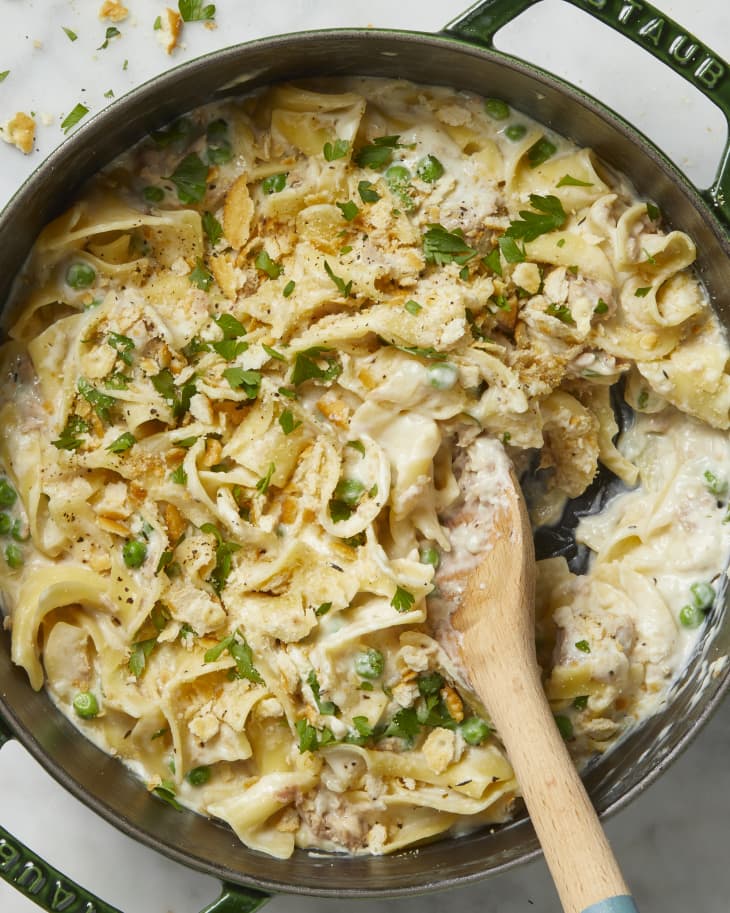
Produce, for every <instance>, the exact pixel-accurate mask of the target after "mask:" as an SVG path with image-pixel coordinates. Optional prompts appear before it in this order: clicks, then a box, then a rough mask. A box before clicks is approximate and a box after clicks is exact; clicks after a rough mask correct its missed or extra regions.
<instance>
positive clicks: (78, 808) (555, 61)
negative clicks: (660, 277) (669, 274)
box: [0, 0, 730, 913]
mask: <svg viewBox="0 0 730 913" xmlns="http://www.w3.org/2000/svg"><path fill="white" fill-rule="evenodd" d="M465 2H468V0H465ZM659 2H660V3H661V6H662V8H663V9H664V10H665V11H666V12H667V13H668V14H669V15H670V16H672V17H673V18H675V19H676V20H678V21H679V22H681V23H682V24H683V25H685V26H686V27H688V28H689V29H690V30H692V31H694V32H695V33H696V34H697V35H698V36H699V37H700V38H701V39H703V40H704V41H705V42H706V43H707V44H709V45H710V46H711V47H713V48H714V49H715V50H716V51H717V52H718V53H720V54H721V55H723V56H724V57H725V59H728V58H730V4H728V3H727V0H703V2H697V0H659ZM126 3H127V6H129V8H130V10H131V15H130V18H129V19H128V20H127V21H126V22H124V23H121V24H120V26H119V28H120V30H121V31H122V33H123V35H122V37H121V38H118V39H116V40H114V41H112V43H111V44H110V46H109V48H107V49H106V50H103V51H98V50H95V49H96V48H97V47H98V46H99V45H100V44H101V43H102V41H103V38H104V28H105V25H103V24H102V23H100V22H99V21H98V20H97V18H96V12H97V10H98V8H99V7H100V5H101V0H0V71H3V70H6V69H9V70H10V71H11V72H10V75H9V76H8V78H7V79H6V80H5V81H4V82H3V83H2V84H0V121H4V120H6V119H7V118H8V117H10V116H12V115H13V114H14V113H15V112H16V111H18V110H25V111H35V112H36V113H37V114H39V115H41V114H43V115H47V116H46V117H45V118H44V119H45V120H47V121H48V122H49V123H48V125H40V126H39V130H38V136H37V142H36V146H37V151H35V152H34V153H33V154H32V155H30V156H27V157H24V156H22V155H21V154H20V153H19V152H17V151H16V150H15V149H13V148H11V147H9V146H5V145H4V144H0V204H2V203H4V202H5V201H6V200H7V199H8V198H9V197H10V195H11V194H12V192H13V190H14V189H15V188H16V187H17V186H18V185H19V183H20V182H21V181H22V180H23V179H24V178H25V177H26V176H27V175H28V174H29V173H30V172H31V171H32V170H33V169H34V168H35V167H36V166H37V165H38V164H39V163H40V162H41V160H42V158H43V156H44V155H47V154H48V153H49V152H50V151H51V150H52V149H53V148H54V147H55V146H56V145H57V144H58V143H59V142H60V141H61V140H62V139H63V135H62V133H61V130H60V126H59V125H60V120H61V118H62V117H63V116H64V115H65V114H66V113H68V111H69V110H70V109H71V108H73V107H74V105H75V104H76V103H77V102H79V101H81V102H84V103H85V104H86V105H87V106H88V107H89V108H91V109H92V110H94V111H97V110H99V109H101V108H102V107H103V106H105V105H107V104H109V103H110V102H109V100H108V99H107V98H105V97H104V93H105V92H107V91H108V90H110V89H111V90H113V91H114V93H115V95H116V96H117V97H118V96H120V95H122V94H123V93H124V92H125V91H127V90H128V89H130V88H131V87H133V86H135V85H138V84H139V83H140V82H142V81H144V80H146V79H148V78H149V77H151V76H153V75H154V74H156V73H159V72H161V71H162V70H164V69H166V68H168V67H170V66H171V65H173V64H174V63H176V62H180V61H183V60H186V59H189V58H191V57H194V56H196V55H198V54H200V53H203V52H205V51H209V50H213V49H215V48H216V47H223V46H225V45H228V44H232V43H235V42H238V41H244V40H248V39H251V38H255V37H260V36H264V35H270V34H275V33H278V32H285V31H294V30H299V29H306V28H325V27H336V26H366V25H373V26H382V27H392V28H411V29H420V30H424V31H429V30H431V31H433V30H437V29H438V28H440V27H441V26H442V25H443V24H444V23H445V22H446V21H447V20H449V19H451V18H453V17H454V16H456V15H457V14H458V13H459V12H460V10H461V5H460V3H459V2H458V0H447V2H444V0H440V2H437V0H399V2H397V3H394V2H393V0H309V2H305V0H267V2H266V3H260V2H251V0H249V2H244V0H219V2H218V3H217V7H218V13H217V23H218V28H217V29H216V30H215V31H209V30H208V29H206V28H204V27H203V26H202V25H200V24H197V25H191V26H189V27H187V28H186V30H185V34H184V45H183V47H181V48H180V49H179V50H178V51H177V52H176V53H175V55H174V56H173V57H172V58H168V57H167V56H166V55H165V54H164V52H163V51H162V50H161V48H160V47H159V46H158V45H157V43H156V41H155V38H154V35H153V32H152V23H153V21H154V18H155V17H156V16H157V15H158V13H159V12H160V11H161V9H162V8H163V3H162V2H158V0H126ZM62 26H67V27H68V28H70V29H72V30H73V31H75V32H76V33H77V34H78V40H77V41H75V42H71V41H70V40H69V39H68V38H67V37H66V35H65V34H64V32H63V31H62ZM497 43H498V46H500V47H501V48H503V49H504V50H508V51H511V52H515V53H517V52H518V49H519V53H521V54H522V55H524V56H525V57H526V58H527V59H530V60H532V61H533V62H536V63H539V64H541V65H543V66H546V67H548V68H551V69H552V70H553V71H554V72H558V73H559V74H561V75H565V76H567V77H568V78H569V79H571V80H572V81H573V82H575V83H577V84H579V85H581V86H582V87H583V88H585V89H586V90H587V91H589V92H591V93H593V94H595V95H598V96H599V97H601V98H603V99H604V100H605V101H607V102H608V103H609V104H611V105H612V106H613V107H615V108H616V109H617V110H619V111H620V112H621V113H623V114H624V115H625V116H626V117H628V118H629V119H630V120H632V121H633V122H634V123H635V124H637V125H638V126H639V127H640V128H641V129H642V130H643V131H644V132H646V133H647V134H648V135H649V136H650V137H652V138H653V139H654V140H655V141H656V142H657V143H658V144H659V145H660V146H661V147H662V148H663V149H665V150H666V151H667V152H668V154H669V155H670V156H671V157H672V158H673V159H674V160H675V161H676V162H677V163H678V164H679V165H680V167H681V168H683V169H684V170H685V171H686V172H687V173H688V174H689V175H690V177H691V178H692V179H693V180H694V181H696V182H697V183H698V184H699V185H700V186H706V185H707V184H709V183H710V181H711V178H712V175H713V173H714V169H715V167H716V164H717V161H718V159H719V155H720V150H721V148H722V143H723V141H724V134H725V126H724V123H723V120H722V118H721V117H720V116H719V114H718V112H717V111H716V110H715V109H714V108H713V107H712V105H711V104H710V103H709V102H707V101H706V100H705V99H704V98H703V97H702V96H700V95H699V93H697V92H695V91H694V90H693V89H691V88H689V87H688V86H687V85H686V83H684V82H682V80H680V79H679V78H678V77H676V76H674V75H673V74H671V73H669V72H668V71H666V70H665V69H664V68H663V67H661V66H659V65H658V64H655V63H654V62H653V61H651V60H649V59H648V57H646V55H644V54H642V53H641V52H639V51H638V50H637V49H636V48H634V47H633V46H632V45H630V44H629V43H628V42H626V41H625V40H623V39H621V38H619V37H618V36H615V35H614V34H613V33H611V32H609V31H608V29H605V28H602V27H601V26H599V25H598V24H596V23H594V22H592V21H590V20H588V19H587V17H585V16H584V15H583V14H580V13H579V12H577V11H575V10H573V9H572V8H570V7H567V6H566V5H565V4H561V3H560V2H559V0H547V2H545V3H544V4H541V5H540V6H539V7H537V8H535V9H534V10H533V11H531V12H530V13H528V14H526V15H525V16H523V17H522V18H521V19H520V20H519V21H518V22H517V23H515V24H513V25H511V26H509V27H508V28H506V29H505V30H504V31H503V32H502V33H501V36H500V38H499V39H498V42H497ZM125 60H127V61H128V66H127V68H126V69H124V61H125ZM669 92H671V93H672V95H671V101H670V102H667V101H666V99H667V97H668V93H669ZM729 759H730V703H728V702H726V703H725V705H724V707H723V708H722V709H721V710H720V712H719V713H718V714H717V715H716V717H715V719H714V720H713V721H712V722H711V724H710V725H709V726H708V727H707V729H706V730H705V731H704V732H703V733H702V735H701V736H700V737H699V739H698V740H697V741H696V742H695V744H694V745H693V746H692V747H691V748H690V750H689V751H688V752H687V754H685V756H684V757H683V758H682V759H681V760H680V761H679V762H678V763H677V764H676V765H675V766H674V767H673V768H672V769H671V770H670V771H669V772H668V773H667V774H666V775H665V776H664V777H662V778H661V780H660V782H658V783H657V784H656V785H655V786H653V787H652V788H651V789H650V790H649V791H648V792H647V793H646V794H645V795H644V796H643V797H641V798H640V799H639V800H637V801H636V802H635V803H634V804H633V805H632V807H631V808H629V809H627V810H625V811H624V812H622V813H621V814H620V815H618V816H617V817H616V818H615V819H614V820H613V821H611V822H610V824H609V826H608V831H609V834H610V836H611V838H612V840H613V842H614V846H615V848H616V851H617V854H618V856H619V857H620V860H621V862H622V864H623V866H624V868H625V871H626V874H627V877H628V880H629V882H630V884H631V885H632V886H633V888H634V891H635V894H636V896H637V898H638V900H639V904H640V906H641V908H642V910H643V911H644V913H659V911H662V913H686V910H688V909H695V910H697V911H698V913H699V911H701V913H727V911H728V909H730V865H729V864H728V845H729V844H730V841H729V839H728V838H729V837H730V824H729V822H730V760H729ZM0 820H1V821H2V824H3V825H4V826H5V827H7V828H8V829H9V830H10V831H11V832H12V833H14V834H16V835H17V837H18V838H20V839H21V840H23V841H25V842H26V843H28V844H30V845H31V846H32V847H34V848H35V849H36V850H37V851H39V852H40V853H42V854H43V855H45V857H46V858H47V859H48V860H49V861H50V862H52V863H54V864H55V865H57V866H59V867H60V868H62V869H63V870H64V871H66V872H68V874H69V875H71V876H72V877H75V878H76V879H78V880H79V881H81V882H82V883H84V884H86V886H88V887H89V888H91V889H93V890H95V891H97V892H98V893H99V894H100V895H101V896H102V897H104V898H105V899H106V900H107V901H109V902H111V903H113V904H114V905H116V906H117V907H119V908H120V909H121V910H123V911H125V913H195V911H198V910H200V909H201V908H202V907H204V906H205V905H206V903H208V902H209V901H210V900H212V899H213V897H214V896H215V895H216V894H217V890H218V888H217V885H216V883H215V882H214V881H213V880H212V879H210V878H208V877H206V876H203V875H200V874H198V873H196V872H193V871H190V870H186V869H184V868H182V867H181V866H178V865H177V864H174V863H172V862H170V861H168V860H167V859H165V858H164V857H162V856H158V855H156V854H154V853H152V852H151V851H149V850H146V849H144V848H142V847H141V846H139V845H136V844H134V843H133V842H132V841H131V840H129V839H128V838H127V837H125V836H123V835H122V834H120V833H118V832H117V831H115V830H114V829H113V828H112V827H111V826H109V825H108V824H106V823H105V822H103V821H101V820H100V819H98V818H97V817H96V816H95V815H93V814H92V813H91V812H89V811H87V810H86V808H85V807H84V806H82V805H81V804H80V803H79V802H78V801H76V800H75V799H73V798H72V797H71V796H69V795H68V794H66V793H65V792H64V791H63V790H61V789H60V787H58V786H57V785H56V784H55V783H54V782H53V781H52V780H51V778H50V777H49V776H48V775H47V774H46V773H45V772H44V771H43V770H42V769H41V768H40V767H39V766H38V765H37V764H36V762H35V761H33V760H32V759H31V758H30V757H29V756H28V755H27V754H26V753H25V752H24V751H23V750H22V749H21V748H20V747H19V746H18V745H17V744H14V743H10V744H9V745H7V746H6V747H5V748H4V749H3V750H2V752H0ZM353 906H354V905H353ZM34 909H37V908H36V907H35V906H34V905H32V904H31V903H30V902H29V901H27V900H26V899H24V898H22V897H21V896H20V895H19V894H17V893H16V892H14V891H13V890H11V889H10V888H9V887H8V886H7V885H5V884H4V883H2V882H0V910H2V911H3V913H31V911H32V910H34ZM268 909H269V910H270V911H271V913H295V911H296V913H315V911H316V913H335V911H339V910H341V909H342V904H340V903H338V902H336V901H321V900H318V899H301V898H294V897H285V896H280V897H277V898H275V899H274V900H273V901H272V902H271V904H270V906H269V907H268ZM356 909H357V910H358V911H359V913H383V911H385V910H386V909H388V910H389V911H391V913H416V911H418V913H437V911H442V910H444V909H446V910H457V909H458V910H459V911H460V913H472V911H474V913H476V911H477V910H480V911H494V913H497V911H499V913H553V911H556V913H557V910H558V909H559V907H558V902H557V898H556V896H555V894H554V891H553V889H552V887H551V886H550V883H549V879H548V877H547V874H546V871H545V869H544V865H543V863H542V861H541V860H540V861H537V862H534V863H532V864H530V865H528V866H524V867H522V868H520V869H517V870H513V871H512V872H511V873H508V874H507V875H504V876H501V877H499V878H496V879H492V880H490V881H488V882H484V883H482V884H480V885H475V886H472V887H469V888H465V889H461V890H457V891H452V892H449V893H447V894H441V895H436V896H431V897H426V898H418V899H413V900H398V901H379V902H359V903H358V904H357V905H356Z"/></svg>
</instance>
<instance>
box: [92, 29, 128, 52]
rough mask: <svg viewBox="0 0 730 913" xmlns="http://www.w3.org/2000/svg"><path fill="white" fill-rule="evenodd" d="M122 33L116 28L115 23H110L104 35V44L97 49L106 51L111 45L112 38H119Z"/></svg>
mask: <svg viewBox="0 0 730 913" xmlns="http://www.w3.org/2000/svg"><path fill="white" fill-rule="evenodd" d="M121 34H122V33H121V32H120V31H119V29H118V28H116V27H115V26H113V25H110V26H109V28H108V29H107V30H106V34H105V35H104V42H103V44H100V45H99V47H98V48H97V49H96V50H97V51H105V50H106V49H107V48H108V47H109V42H110V41H111V40H112V38H119V36H120V35H121Z"/></svg>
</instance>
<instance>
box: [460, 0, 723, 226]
mask: <svg viewBox="0 0 730 913" xmlns="http://www.w3.org/2000/svg"><path fill="white" fill-rule="evenodd" d="M537 2H539V0H482V2H481V3H477V4H476V5H475V6H474V7H472V8H471V9H469V10H467V11H466V13H464V14H463V15H462V16H460V17H459V18H458V19H455V20H454V21H453V22H451V23H449V25H447V26H446V29H445V31H446V32H447V34H452V35H455V36H457V37H459V38H463V39H465V40H467V41H471V42H474V43H476V44H481V45H483V46H485V47H487V48H493V47H494V36H495V34H496V33H497V32H498V31H499V29H500V28H502V26H504V25H507V24H508V23H509V22H511V21H512V20H513V19H515V18H517V16H519V15H520V13H522V12H524V11H525V10H527V9H528V8H529V7H531V6H534V5H535V3H537ZM566 2H567V3H570V4H572V5H573V6H576V7H578V8H579V9H582V10H584V11H585V12H587V13H589V14H590V15H591V16H593V17H594V18H595V19H598V20H600V21H601V22H603V23H605V24H606V25H608V26H610V27H611V28H613V29H615V30H616V31H618V32H620V33H621V34H622V35H625V36H626V37H627V38H629V39H631V41H633V42H634V43H635V44H637V45H639V46H640V47H643V48H644V49H645V50H647V51H648V52H649V53H650V54H651V55H652V57H656V58H657V59H658V60H661V61H662V63H665V64H666V65H667V66H668V67H671V69H672V70H674V72H675V73H678V74H679V75H680V76H682V77H683V78H684V79H686V80H687V81H688V82H689V83H691V84H692V85H693V86H694V87H695V88H697V89H699V90H700V92H702V93H703V94H704V95H706V96H707V97H708V98H709V99H710V100H711V101H712V102H714V103H715V104H716V105H717V106H718V108H720V110H721V111H722V113H723V114H724V115H725V119H726V120H727V122H728V132H729V133H730V65H728V63H727V62H726V61H724V60H723V59H722V57H720V56H719V55H718V54H716V53H715V52H714V51H712V50H711V49H710V48H709V47H707V45H705V44H703V42H701V41H700V40H699V39H697V38H695V36H694V35H692V34H691V33H690V32H688V31H687V30H686V29H684V28H682V27H681V26H680V25H679V24H678V23H676V22H675V21H674V20H673V19H671V18H670V17H669V16H666V15H665V14H664V13H662V12H661V11H660V10H658V9H657V8H656V7H654V6H652V5H651V4H650V3H645V2H644V0H566ZM505 56H507V55H505ZM699 193H700V194H701V195H702V196H703V197H704V198H705V200H706V201H707V202H708V203H709V204H710V206H711V207H712V209H713V211H714V212H715V214H716V216H717V217H718V219H719V220H720V221H721V222H722V223H723V226H724V228H725V230H726V231H730V136H729V137H728V141H727V143H726V145H725V149H724V152H723V156H722V161H721V162H720V165H719V167H718V170H717V176H716V178H715V181H714V183H713V185H712V187H710V188H709V189H708V190H699Z"/></svg>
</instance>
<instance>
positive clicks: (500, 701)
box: [450, 472, 637, 913]
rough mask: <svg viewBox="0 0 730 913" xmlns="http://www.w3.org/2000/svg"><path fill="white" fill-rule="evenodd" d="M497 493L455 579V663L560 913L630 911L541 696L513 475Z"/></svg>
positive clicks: (524, 533)
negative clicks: (539, 852) (484, 538)
mask: <svg viewBox="0 0 730 913" xmlns="http://www.w3.org/2000/svg"><path fill="white" fill-rule="evenodd" d="M503 495H504V496H503V497H500V499H499V501H498V503H497V505H496V508H495V511H496V516H495V517H494V523H493V526H492V528H491V529H490V533H489V538H490V545H491V548H489V549H488V550H487V551H486V552H485V553H484V554H483V557H481V558H480V559H479V564H478V565H476V566H475V567H474V568H473V569H472V570H470V571H468V572H467V573H466V575H465V576H464V575H462V579H461V584H462V586H463V591H462V595H461V602H460V605H459V606H458V608H457V609H456V610H455V611H454V613H453V615H452V616H451V623H452V626H453V627H454V628H455V629H456V630H457V631H460V632H461V634H462V637H461V638H459V640H460V646H459V648H458V649H460V652H461V662H462V665H463V666H464V667H465V669H466V671H467V673H468V675H469V678H470V679H471V682H472V685H473V686H474V689H475V691H476V692H477V694H478V695H479V697H480V698H481V699H482V701H483V702H484V706H485V707H486V708H487V710H488V711H489V713H490V715H491V717H492V720H493V722H494V724H495V726H496V729H497V733H498V735H499V738H500V739H501V741H502V743H503V744H504V747H505V749H506V751H507V756H508V758H509V760H510V763H511V764H512V767H513V769H514V772H515V775H516V777H517V780H518V782H519V784H520V789H521V791H522V795H523V797H524V800H525V803H526V805H527V808H528V811H529V813H530V817H531V819H532V823H533V825H534V828H535V831H536V832H537V836H538V838H539V840H540V843H541V844H542V849H543V852H544V854H545V859H546V861H547V864H548V867H549V868H550V872H551V874H552V877H553V880H554V882H555V886H556V888H557V890H558V894H559V895H560V900H561V901H562V904H563V909H564V910H565V913H589V911H590V913H637V911H636V906H635V904H634V901H633V900H632V898H631V895H630V892H629V889H628V888H627V886H626V883H625V882H624V880H623V877H622V875H621V871H620V870H619V867H618V863H617V862H616V859H615V857H614V855H613V852H612V850H611V847H610V845H609V843H608V840H607V838H606V835H605V834H604V833H603V829H602V827H601V824H600V822H599V820H598V816H597V815H596V812H595V810H594V808H593V806H592V805H591V802H590V799H589V798H588V795H587V794H586V791H585V787H584V786H583V783H582V782H581V779H580V777H579V776H578V773H577V771H576V769H575V767H574V765H573V762H572V760H571V758H570V755H569V754H568V750H567V748H566V747H565V742H564V741H563V738H562V736H561V735H560V732H559V731H558V728H557V726H556V724H555V720H554V719H553V715H552V712H551V711H550V707H549V705H548V702H547V699H546V697H545V694H544V692H543V688H542V683H541V680H540V670H539V668H538V665H537V657H536V655H535V607H534V603H535V551H534V546H533V542H532V531H531V528H530V521H529V518H528V516H527V509H526V507H525V502H524V500H523V498H522V493H521V491H520V487H519V484H518V483H517V481H516V480H515V478H514V475H513V474H512V473H511V472H510V481H509V483H506V481H505V486H504V492H503ZM466 511H468V505H467V507H466V509H465V513H466ZM463 517H464V514H462V519H463ZM450 525H453V524H450ZM452 580H453V578H452Z"/></svg>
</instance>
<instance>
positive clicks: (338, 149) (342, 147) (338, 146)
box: [322, 139, 350, 162]
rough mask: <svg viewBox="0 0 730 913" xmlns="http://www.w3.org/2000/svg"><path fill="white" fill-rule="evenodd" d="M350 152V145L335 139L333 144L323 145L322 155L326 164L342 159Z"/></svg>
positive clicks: (345, 141)
mask: <svg viewBox="0 0 730 913" xmlns="http://www.w3.org/2000/svg"><path fill="white" fill-rule="evenodd" d="M349 151H350V143H349V141H348V140H346V139H336V140H335V141H334V143H325V144H324V148H323V150H322V153H323V155H324V157H325V159H326V160H327V161H328V162H334V160H335V159H343V158H345V156H346V155H347V153H348V152H349Z"/></svg>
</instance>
